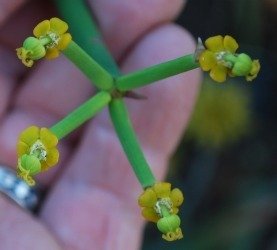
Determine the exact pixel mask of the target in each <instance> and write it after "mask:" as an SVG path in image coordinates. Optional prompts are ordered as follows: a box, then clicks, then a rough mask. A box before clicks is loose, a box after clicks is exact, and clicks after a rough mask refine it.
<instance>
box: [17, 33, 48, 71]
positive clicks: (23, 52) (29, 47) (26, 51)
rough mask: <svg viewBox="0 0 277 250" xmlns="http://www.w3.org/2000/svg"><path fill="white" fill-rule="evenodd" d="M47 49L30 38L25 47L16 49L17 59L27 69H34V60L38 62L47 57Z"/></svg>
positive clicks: (33, 38)
mask: <svg viewBox="0 0 277 250" xmlns="http://www.w3.org/2000/svg"><path fill="white" fill-rule="evenodd" d="M45 53H46V51H45V48H44V46H43V45H42V44H41V43H40V41H39V40H38V39H37V38H35V37H28V38H27V39H26V40H25V41H24V43H23V47H21V48H18V49H16V54H17V57H18V58H19V59H20V60H21V61H22V63H23V64H24V65H25V66H27V67H32V66H33V64H34V60H38V59H40V58H42V57H44V56H45Z"/></svg>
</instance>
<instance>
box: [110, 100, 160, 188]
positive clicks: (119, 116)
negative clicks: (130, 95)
mask: <svg viewBox="0 0 277 250" xmlns="http://www.w3.org/2000/svg"><path fill="white" fill-rule="evenodd" d="M109 111H110V115H111V119H112V122H113V125H114V128H115V131H116V133H117V135H118V138H119V140H120V142H121V144H122V147H123V149H124V151H125V153H126V155H127V157H128V159H129V161H130V163H131V165H132V167H133V170H134V172H135V174H136V176H137V178H138V180H139V182H140V183H141V185H142V187H143V188H146V187H149V186H152V185H154V183H155V182H156V180H155V178H154V176H153V174H152V172H151V170H150V167H149V165H148V163H147V161H146V159H145V157H144V155H143V153H142V150H141V147H140V145H139V143H138V140H137V137H136V134H135V132H134V129H133V126H132V124H131V121H130V119H129V115H128V111H127V108H126V106H125V103H124V101H123V100H122V99H121V98H119V99H113V100H112V101H111V102H110V104H109Z"/></svg>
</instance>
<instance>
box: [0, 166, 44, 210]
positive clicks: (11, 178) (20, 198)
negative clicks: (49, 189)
mask: <svg viewBox="0 0 277 250" xmlns="http://www.w3.org/2000/svg"><path fill="white" fill-rule="evenodd" d="M0 192H1V193H4V194H5V195H6V196H7V197H8V198H10V199H12V200H13V201H15V202H16V203H17V204H18V205H19V206H20V207H22V208H25V209H27V210H29V211H34V210H35V209H36V208H37V206H38V202H39V193H38V190H37V189H36V188H35V187H30V186H29V185H28V184H27V183H26V182H25V181H23V180H22V179H20V178H18V177H17V176H16V173H15V172H14V171H12V170H11V169H9V168H6V167H4V166H3V165H0Z"/></svg>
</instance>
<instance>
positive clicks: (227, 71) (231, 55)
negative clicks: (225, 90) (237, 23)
mask: <svg viewBox="0 0 277 250" xmlns="http://www.w3.org/2000/svg"><path fill="white" fill-rule="evenodd" d="M205 47H206V49H204V50H203V51H202V53H200V55H199V58H198V60H199V64H200V67H201V68H202V69H203V70H204V71H210V77H211V78H212V79H213V80H214V81H216V82H224V81H226V77H227V75H229V76H231V77H233V76H245V77H246V80H247V81H252V80H253V79H255V78H256V77H257V75H258V73H259V71H260V63H259V61H258V60H252V59H251V58H250V57H249V56H248V55H247V54H244V53H242V54H237V53H236V51H237V49H238V47H239V45H238V43H237V42H236V40H235V39H234V38H233V37H231V36H225V37H223V36H220V35H218V36H214V37H210V38H208V39H207V40H206V41H205Z"/></svg>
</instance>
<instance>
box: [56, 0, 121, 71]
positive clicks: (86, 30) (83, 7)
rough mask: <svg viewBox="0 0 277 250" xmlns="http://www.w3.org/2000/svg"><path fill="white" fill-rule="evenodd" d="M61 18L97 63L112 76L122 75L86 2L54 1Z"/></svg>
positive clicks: (83, 0) (76, 0)
mask: <svg viewBox="0 0 277 250" xmlns="http://www.w3.org/2000/svg"><path fill="white" fill-rule="evenodd" d="M54 2H55V5H56V6H57V8H58V10H59V12H60V14H61V16H62V17H63V18H64V20H65V21H66V22H67V23H68V25H69V27H70V28H69V32H70V33H71V34H72V36H73V38H74V41H76V43H78V44H79V45H80V46H81V47H82V48H83V49H84V50H85V51H86V52H87V53H88V54H89V55H90V56H91V57H92V58H94V60H95V61H97V62H98V63H99V64H100V65H101V66H102V67H103V68H104V69H106V70H107V71H108V72H109V73H110V74H111V75H113V76H118V75H120V72H119V69H118V66H117V64H116V62H115V60H114V59H113V57H112V56H111V54H110V53H109V51H108V49H107V47H106V46H105V45H104V42H103V40H102V37H101V34H100V32H99V31H98V29H97V26H96V24H95V21H94V20H93V17H92V15H91V13H90V11H89V6H88V5H87V3H86V1H85V0H74V1H68V0H54Z"/></svg>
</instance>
